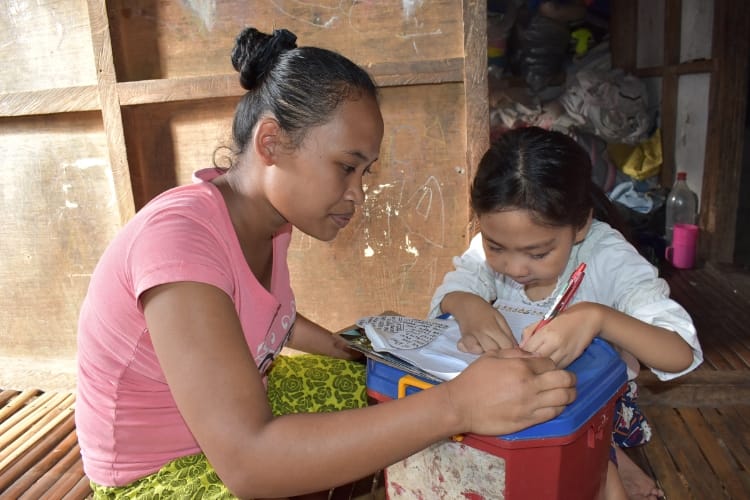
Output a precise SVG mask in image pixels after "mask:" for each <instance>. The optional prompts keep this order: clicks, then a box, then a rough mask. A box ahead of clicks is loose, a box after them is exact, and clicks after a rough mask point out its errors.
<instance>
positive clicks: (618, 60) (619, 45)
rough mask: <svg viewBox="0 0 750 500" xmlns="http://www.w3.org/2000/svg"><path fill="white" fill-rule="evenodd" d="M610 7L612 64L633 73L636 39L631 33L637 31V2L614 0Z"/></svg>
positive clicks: (636, 46) (634, 68) (636, 49)
mask: <svg viewBox="0 0 750 500" xmlns="http://www.w3.org/2000/svg"><path fill="white" fill-rule="evenodd" d="M611 9H612V11H611V13H610V16H609V19H610V22H609V36H610V51H611V53H612V66H613V67H615V68H622V69H623V70H625V71H626V72H628V73H633V72H634V71H635V70H636V55H637V51H638V44H637V41H638V40H637V37H635V36H633V33H638V2H634V1H633V0H614V1H613V2H611Z"/></svg>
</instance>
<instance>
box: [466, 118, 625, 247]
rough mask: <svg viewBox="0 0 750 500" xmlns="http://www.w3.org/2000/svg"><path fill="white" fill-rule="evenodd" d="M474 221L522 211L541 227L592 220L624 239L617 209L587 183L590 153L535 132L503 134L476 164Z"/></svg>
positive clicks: (521, 130) (565, 140)
mask: <svg viewBox="0 0 750 500" xmlns="http://www.w3.org/2000/svg"><path fill="white" fill-rule="evenodd" d="M471 208H472V210H473V211H474V214H475V215H477V216H480V215H483V214H487V213H491V212H502V211H504V210H513V209H523V210H528V211H529V212H531V214H532V216H533V217H535V218H536V219H537V220H538V222H539V223H540V224H546V225H550V226H573V227H575V228H581V227H583V226H584V225H585V224H586V221H587V220H588V216H589V213H590V212H591V211H592V210H593V215H594V217H595V218H597V219H599V220H602V221H604V222H607V223H609V224H610V225H611V226H613V227H614V228H615V229H617V230H619V231H620V232H622V233H623V234H624V235H625V236H626V237H628V230H627V227H626V225H625V224H624V222H623V219H622V217H621V216H620V215H619V213H618V212H617V209H616V208H615V207H614V205H613V204H612V203H611V202H610V201H609V198H607V195H606V194H604V192H603V191H602V190H601V188H600V187H599V186H597V185H596V184H595V183H594V182H593V180H592V178H591V160H590V158H589V155H588V153H587V152H586V150H585V149H584V148H582V147H581V146H580V145H579V144H578V143H577V142H576V141H575V140H574V139H572V138H571V137H568V136H567V135H565V134H563V133H560V132H555V131H551V130H545V129H542V128H539V127H525V128H517V129H512V130H509V131H507V132H505V133H504V134H503V135H501V136H500V137H499V138H498V139H496V140H495V141H494V142H493V144H492V145H491V147H490V149H489V150H488V151H487V152H486V153H485V155H484V156H483V157H482V160H481V161H480V162H479V167H478V169H477V173H476V175H475V177H474V181H473V183H472V187H471Z"/></svg>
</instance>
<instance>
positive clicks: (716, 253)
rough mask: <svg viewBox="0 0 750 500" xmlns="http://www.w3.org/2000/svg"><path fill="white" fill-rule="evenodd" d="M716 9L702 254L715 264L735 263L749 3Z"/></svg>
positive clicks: (725, 2) (723, 3)
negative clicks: (715, 65) (714, 64)
mask: <svg viewBox="0 0 750 500" xmlns="http://www.w3.org/2000/svg"><path fill="white" fill-rule="evenodd" d="M714 9H715V11H714V26H713V42H712V47H713V58H714V59H715V60H716V63H717V70H716V72H715V73H714V75H713V76H712V78H711V84H710V91H709V116H708V133H707V138H706V159H705V170H704V172H705V173H704V175H703V186H702V189H701V214H700V226H701V228H702V229H703V234H702V235H701V239H700V253H701V254H702V255H705V256H706V257H707V258H708V259H710V260H712V261H715V262H725V263H731V262H733V260H734V247H735V236H736V234H735V231H736V224H737V207H738V198H739V185H740V174H741V171H742V154H743V136H744V130H745V121H746V117H745V112H746V103H747V88H748V74H747V71H748V70H747V64H748V58H749V57H750V49H749V45H750V44H749V42H748V33H750V6H749V4H748V3H747V2H733V1H730V0H716V1H715V2H714Z"/></svg>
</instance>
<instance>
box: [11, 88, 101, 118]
mask: <svg viewBox="0 0 750 500" xmlns="http://www.w3.org/2000/svg"><path fill="white" fill-rule="evenodd" d="M97 109H99V91H98V89H97V88H96V87H95V86H93V85H85V86H81V87H67V88H60V89H49V90H32V91H28V92H13V93H10V94H4V95H0V116H25V115H48V114H51V113H68V112H75V111H95V110H97Z"/></svg>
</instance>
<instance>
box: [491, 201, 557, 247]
mask: <svg viewBox="0 0 750 500" xmlns="http://www.w3.org/2000/svg"><path fill="white" fill-rule="evenodd" d="M478 219H479V228H480V230H481V231H482V237H483V238H484V239H485V240H490V241H492V242H494V243H497V244H500V245H502V246H504V247H506V248H527V247H534V246H539V245H544V244H549V243H550V242H553V241H556V240H557V239H558V238H559V237H560V235H562V234H566V233H568V232H570V230H571V229H570V228H568V227H565V226H563V227H559V226H550V225H546V224H542V223H541V222H540V221H539V219H538V218H537V217H534V216H533V214H532V213H531V212H529V211H528V210H524V209H513V210H504V211H502V212H490V213H487V214H483V215H480V216H479V218H478Z"/></svg>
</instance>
